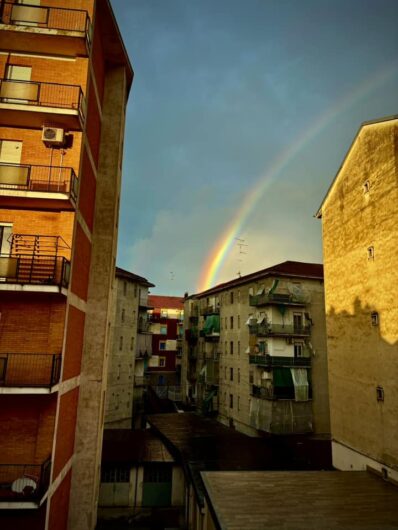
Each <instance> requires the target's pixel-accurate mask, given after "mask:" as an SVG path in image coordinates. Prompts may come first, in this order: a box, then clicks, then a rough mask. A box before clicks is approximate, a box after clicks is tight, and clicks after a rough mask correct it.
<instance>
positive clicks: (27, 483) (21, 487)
mask: <svg viewBox="0 0 398 530" xmlns="http://www.w3.org/2000/svg"><path fill="white" fill-rule="evenodd" d="M25 488H29V490H30V492H31V493H33V492H34V491H35V490H36V488H37V482H36V481H35V480H33V479H32V478H29V477H20V478H17V479H15V480H14V482H13V483H12V484H11V491H13V492H14V493H25V491H26V490H25Z"/></svg>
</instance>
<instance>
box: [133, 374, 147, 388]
mask: <svg viewBox="0 0 398 530" xmlns="http://www.w3.org/2000/svg"><path fill="white" fill-rule="evenodd" d="M134 384H135V386H145V385H148V384H149V377H148V376H147V375H136V376H134Z"/></svg>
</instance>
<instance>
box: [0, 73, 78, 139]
mask: <svg viewBox="0 0 398 530" xmlns="http://www.w3.org/2000/svg"><path fill="white" fill-rule="evenodd" d="M85 106H86V105H85V99H84V95H83V91H82V89H81V87H80V86H77V85H61V84H58V83H43V82H40V81H19V80H15V79H0V125H5V126H12V127H31V128H32V127H33V128H38V129H40V128H41V127H42V126H43V123H46V122H51V123H56V124H57V126H58V127H62V128H64V129H71V130H81V129H82V127H83V124H84V120H85Z"/></svg>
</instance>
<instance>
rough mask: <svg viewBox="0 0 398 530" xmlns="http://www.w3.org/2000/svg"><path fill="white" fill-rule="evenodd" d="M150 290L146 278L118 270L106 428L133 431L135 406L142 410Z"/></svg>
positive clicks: (149, 349) (114, 299)
mask: <svg viewBox="0 0 398 530" xmlns="http://www.w3.org/2000/svg"><path fill="white" fill-rule="evenodd" d="M149 287H154V286H153V284H151V283H149V282H148V281H147V280H146V279H145V278H142V277H141V276H137V275H136V274H133V273H131V272H128V271H125V270H123V269H120V268H118V267H117V268H116V276H115V283H114V290H113V300H112V324H111V348H110V353H109V363H108V387H107V394H106V408H105V429H131V427H132V417H133V415H134V414H135V413H136V412H138V410H137V411H136V410H133V406H134V407H137V408H139V407H140V402H141V401H142V391H143V386H144V371H145V367H144V364H145V360H146V359H147V358H148V357H149V356H150V355H151V335H150V334H149V333H148V330H147V327H146V328H145V323H144V322H143V320H142V319H143V318H145V316H146V307H145V309H144V308H143V307H144V306H146V301H147V298H148V288H149ZM143 304H144V306H143ZM142 314H144V317H143V316H142ZM144 328H145V329H144ZM146 337H149V340H147V339H146Z"/></svg>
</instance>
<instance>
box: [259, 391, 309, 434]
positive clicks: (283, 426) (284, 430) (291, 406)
mask: <svg viewBox="0 0 398 530" xmlns="http://www.w3.org/2000/svg"><path fill="white" fill-rule="evenodd" d="M252 388H253V389H252V396H253V397H252V399H251V402H250V425H251V426H252V427H254V428H255V429H257V430H259V431H263V432H266V433H268V434H306V433H310V432H312V430H313V427H312V402H311V401H294V399H284V398H283V397H280V398H278V399H275V397H274V396H272V395H271V397H268V396H267V395H266V393H267V390H266V389H265V388H264V387H256V386H255V385H253V387H252ZM254 389H261V390H260V395H257V394H256V392H257V390H254ZM263 389H264V390H265V392H263ZM268 392H271V393H272V391H268Z"/></svg>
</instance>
